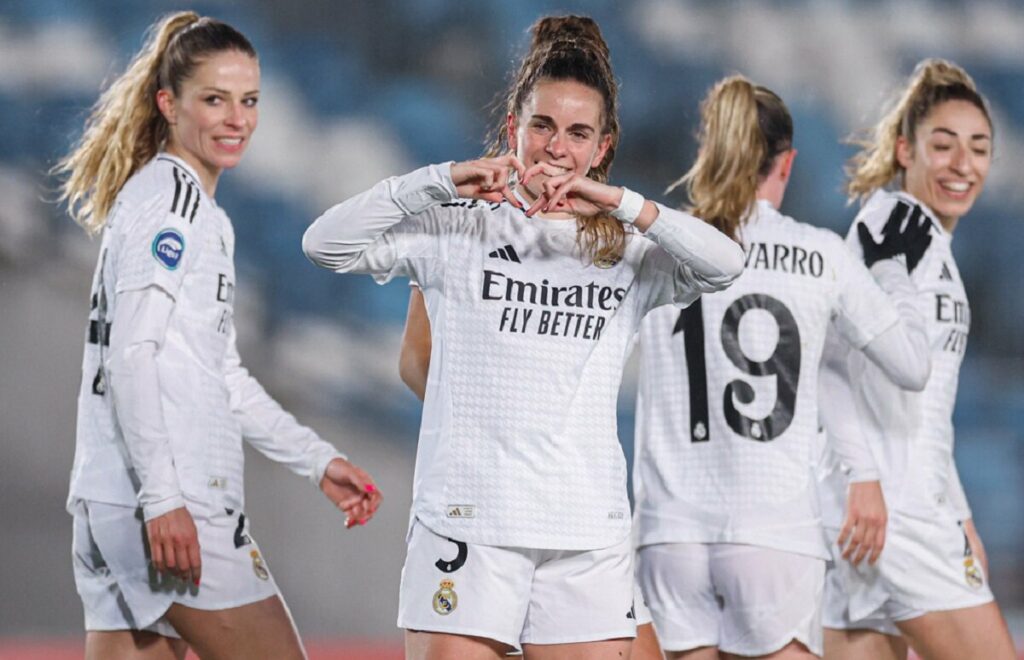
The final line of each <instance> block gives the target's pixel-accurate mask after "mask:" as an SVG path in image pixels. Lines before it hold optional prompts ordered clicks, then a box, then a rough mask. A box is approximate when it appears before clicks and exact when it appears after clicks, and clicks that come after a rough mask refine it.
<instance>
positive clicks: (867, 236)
mask: <svg viewBox="0 0 1024 660" xmlns="http://www.w3.org/2000/svg"><path fill="white" fill-rule="evenodd" d="M857 237H858V238H860V244H861V246H863V247H869V248H871V247H875V246H876V245H877V243H876V242H875V237H874V236H872V235H871V230H870V229H868V226H867V225H866V224H864V223H863V222H859V223H857Z"/></svg>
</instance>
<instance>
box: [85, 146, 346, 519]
mask: <svg viewBox="0 0 1024 660" xmlns="http://www.w3.org/2000/svg"><path fill="white" fill-rule="evenodd" d="M234 244H235V239H234V232H233V230H232V227H231V222H230V220H229V219H228V217H227V215H225V213H224V212H223V211H222V210H221V209H220V208H219V207H218V206H217V205H216V203H215V202H214V201H213V200H212V199H210V198H209V197H208V196H207V195H206V194H205V193H204V192H203V190H202V187H201V186H200V185H199V182H198V178H197V177H196V175H195V172H194V171H193V170H192V169H191V168H190V167H189V166H188V165H187V164H186V163H185V162H183V161H181V160H179V159H177V158H175V157H173V156H170V155H168V154H160V155H158V156H157V157H156V158H154V159H153V160H152V161H150V162H149V163H148V164H147V165H145V166H144V167H143V168H142V169H140V170H139V172H137V173H136V174H135V175H133V176H132V177H131V178H130V179H129V180H128V182H127V183H126V184H125V185H124V187H123V188H122V190H121V192H120V193H119V194H118V197H117V200H116V202H115V206H114V209H113V210H112V211H111V213H110V215H109V217H108V221H107V226H106V227H105V229H104V233H103V240H102V245H101V248H100V259H99V262H98V263H97V266H96V271H95V274H94V276H93V287H92V299H91V310H90V314H89V327H88V330H87V333H86V344H85V351H84V355H83V359H82V385H81V389H80V391H79V396H78V424H77V434H76V446H75V461H74V467H73V468H72V473H71V488H70V494H69V505H70V504H71V503H73V501H74V500H76V499H85V500H91V501H98V502H105V503H109V504H120V505H125V506H140V505H141V506H142V507H143V510H144V512H145V516H146V519H147V520H148V519H151V518H153V517H155V516H158V515H161V514H163V513H166V512H168V511H170V510H171V509H174V508H177V507H180V506H183V505H185V503H186V501H187V502H188V504H189V506H190V507H193V508H194V507H208V508H209V509H211V510H217V509H221V508H230V509H241V508H243V506H244V494H243V478H242V472H243V460H244V459H243V453H242V439H243V436H244V437H245V439H246V440H248V441H249V442H250V443H251V444H252V445H253V446H254V447H256V448H257V449H258V450H259V451H261V452H263V453H264V454H266V455H267V456H269V457H270V458H271V459H273V460H277V461H279V462H283V463H285V464H286V465H288V466H289V467H290V468H291V469H293V470H294V471H296V472H298V473H300V474H303V475H305V476H308V477H309V478H310V479H311V480H313V481H314V482H316V483H318V482H319V480H320V478H321V477H322V476H323V472H324V470H325V469H326V466H327V463H329V462H330V460H331V459H333V458H334V457H336V456H340V454H339V453H338V452H337V451H336V450H335V449H334V448H333V447H332V446H331V445H330V444H328V443H326V442H324V441H323V440H321V439H320V438H319V437H317V436H316V434H315V433H313V431H311V430H310V429H308V428H306V427H303V426H301V425H299V424H298V423H297V422H296V421H295V420H294V418H293V417H292V416H291V415H289V414H288V413H286V412H285V411H283V410H282V409H281V408H280V406H278V404H277V403H276V402H274V401H273V399H271V398H270V397H269V395H267V394H266V392H265V391H264V390H263V388H262V387H260V385H259V384H258V383H257V382H256V381H255V380H254V379H253V378H252V377H251V376H249V374H248V372H247V371H246V370H245V369H244V368H243V367H242V366H241V361H240V359H239V358H238V352H237V349H236V345H235V326H234V320H233V309H234V290H235V269H234V261H233V255H234Z"/></svg>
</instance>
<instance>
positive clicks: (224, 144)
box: [213, 136, 245, 152]
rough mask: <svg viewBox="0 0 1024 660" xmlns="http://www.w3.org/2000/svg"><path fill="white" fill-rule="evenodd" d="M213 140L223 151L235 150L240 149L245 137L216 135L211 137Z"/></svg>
mask: <svg viewBox="0 0 1024 660" xmlns="http://www.w3.org/2000/svg"><path fill="white" fill-rule="evenodd" d="M213 141H214V143H215V144H216V145H217V146H218V147H220V148H221V149H222V150H224V151H231V152H236V151H240V150H241V149H242V144H243V143H244V142H245V139H244V138H242V137H240V136H234V137H216V138H213Z"/></svg>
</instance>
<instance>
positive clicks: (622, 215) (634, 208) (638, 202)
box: [610, 186, 645, 225]
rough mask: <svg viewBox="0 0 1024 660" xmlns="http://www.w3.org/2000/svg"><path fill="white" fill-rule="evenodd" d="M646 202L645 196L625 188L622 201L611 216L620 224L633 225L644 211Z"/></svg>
mask: <svg viewBox="0 0 1024 660" xmlns="http://www.w3.org/2000/svg"><path fill="white" fill-rule="evenodd" d="M644 201H645V200H644V196H643V195H641V194H640V193H637V192H634V191H632V190H630V189H629V188H626V187H625V186H623V187H622V199H621V200H619V205H618V206H617V207H616V208H615V209H613V210H612V211H611V213H610V215H611V216H612V217H613V218H615V219H616V220H618V221H619V222H624V223H626V224H630V225H631V224H633V223H634V222H636V219H637V218H638V217H640V212H641V211H643V209H644Z"/></svg>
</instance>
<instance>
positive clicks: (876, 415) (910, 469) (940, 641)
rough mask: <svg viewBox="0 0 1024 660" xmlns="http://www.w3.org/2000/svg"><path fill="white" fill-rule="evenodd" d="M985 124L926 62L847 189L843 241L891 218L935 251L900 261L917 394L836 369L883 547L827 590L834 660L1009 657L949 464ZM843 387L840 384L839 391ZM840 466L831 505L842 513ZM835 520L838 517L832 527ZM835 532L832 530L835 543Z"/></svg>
mask: <svg viewBox="0 0 1024 660" xmlns="http://www.w3.org/2000/svg"><path fill="white" fill-rule="evenodd" d="M992 139H993V127H992V120H991V117H990V115H989V112H988V108H987V105H986V103H985V100H984V98H983V97H982V96H981V94H980V93H979V92H978V90H977V89H976V87H975V85H974V82H973V81H972V80H971V78H970V76H968V75H967V73H966V72H965V71H964V70H963V69H961V68H960V67H958V66H956V65H955V64H952V63H950V62H946V61H944V60H937V59H931V60H925V61H923V62H921V63H920V64H919V65H918V66H917V68H916V69H915V71H914V73H913V75H912V76H911V77H910V80H909V82H908V83H907V85H906V87H905V88H904V89H903V90H902V91H901V93H900V95H899V97H898V99H897V100H896V102H895V103H894V104H893V106H892V108H891V109H890V110H889V111H888V113H887V114H886V115H885V116H884V117H882V119H881V120H880V121H879V123H878V124H877V125H876V126H875V128H874V131H873V134H872V135H871V136H870V138H868V139H866V140H863V141H862V143H861V144H862V147H863V149H862V150H861V151H860V153H858V154H857V155H856V156H855V157H854V159H853V161H852V164H851V167H850V169H849V175H850V177H849V181H848V184H847V190H848V192H849V194H850V197H851V199H861V200H862V201H863V203H864V205H863V207H862V208H861V211H860V213H859V214H858V215H857V218H856V219H855V220H854V224H853V226H852V227H851V228H850V235H849V237H848V243H849V244H850V245H851V247H852V248H853V249H854V250H855V251H856V252H857V253H858V254H859V255H860V254H862V255H863V257H864V259H865V260H870V259H871V258H872V254H871V253H870V251H869V250H862V249H861V247H860V245H859V239H858V238H857V236H861V235H864V234H868V235H871V236H876V237H878V236H881V235H884V234H885V232H886V228H885V226H886V224H887V218H890V217H891V216H892V215H893V214H896V213H902V214H904V215H907V216H909V217H917V218H919V219H923V221H924V222H925V223H926V226H927V229H928V232H929V236H930V240H929V242H928V243H927V244H926V246H925V247H926V249H925V250H923V251H921V252H919V253H916V254H913V255H908V261H907V266H908V268H910V269H911V270H912V272H911V279H912V280H913V281H914V283H915V285H916V288H917V290H918V293H917V295H916V296H915V298H914V300H913V302H914V304H915V305H916V306H917V307H918V309H920V310H921V312H922V314H923V315H924V317H925V319H926V322H927V326H926V330H927V333H928V343H929V351H930V354H931V363H932V370H931V375H930V377H929V378H928V382H927V384H926V385H925V388H924V390H923V391H921V392H919V393H917V392H904V391H900V390H897V389H895V388H894V387H892V385H891V384H889V383H887V382H886V381H885V380H884V379H883V378H880V377H879V374H878V371H877V369H876V368H875V367H874V366H873V365H870V364H866V363H865V362H864V360H863V359H862V358H861V357H860V356H858V355H856V354H852V355H849V356H846V355H845V354H843V352H842V351H839V353H840V355H839V356H838V358H837V359H833V360H830V363H832V364H836V365H838V370H839V379H840V381H841V382H845V386H846V387H848V388H849V389H852V390H853V393H854V395H855V401H856V404H857V405H856V408H851V409H850V411H849V412H850V414H853V415H855V416H856V417H857V418H858V421H859V423H860V424H861V426H862V427H863V429H864V431H865V437H866V438H867V440H868V449H869V452H868V453H867V454H866V455H865V456H864V457H863V458H864V459H866V463H867V465H866V467H867V468H868V469H869V470H872V471H874V472H875V473H876V474H878V475H879V476H878V478H879V480H880V483H881V487H882V491H883V493H884V496H885V500H886V503H887V505H888V509H889V521H888V530H887V541H886V549H885V552H884V553H883V554H882V556H881V559H880V560H879V561H878V563H877V564H875V565H873V566H872V565H864V566H860V567H854V566H852V565H850V564H847V563H843V562H836V564H835V570H832V571H830V573H829V576H828V582H827V588H826V612H825V625H826V627H827V628H828V630H827V636H826V654H827V656H828V657H830V658H842V659H845V658H851V659H852V658H863V657H872V658H904V657H906V653H907V649H906V644H905V643H904V642H903V641H902V640H900V638H899V635H900V634H902V635H903V636H904V637H905V638H906V640H907V641H909V643H910V646H911V647H913V649H914V650H915V651H916V652H917V653H918V655H920V656H921V657H922V658H925V659H926V660H945V659H949V660H953V659H954V658H956V659H963V658H979V659H980V658H985V659H997V660H998V659H1010V658H1015V657H1016V652H1015V651H1014V649H1013V642H1012V640H1011V638H1010V635H1009V632H1008V631H1007V628H1006V623H1005V622H1004V620H1003V618H1002V615H1001V614H1000V612H999V607H998V606H997V605H996V603H995V601H994V599H993V596H992V592H991V590H990V589H989V584H988V565H987V560H986V558H985V550H984V546H983V545H982V542H981V538H980V537H979V536H978V533H977V530H976V529H975V527H974V523H973V521H972V520H971V511H970V507H969V506H968V505H967V500H966V497H965V496H964V493H963V489H962V487H961V486H960V479H959V477H958V475H957V470H956V465H955V464H954V462H953V421H952V417H953V406H954V403H955V400H956V389H957V380H958V375H959V372H960V364H961V362H962V360H963V355H964V350H965V348H966V344H967V337H968V333H969V330H970V306H969V304H968V301H967V296H966V294H965V291H964V284H963V280H962V279H961V277H960V272H959V270H958V269H957V266H956V260H955V259H954V258H953V252H952V250H951V243H952V239H953V232H954V230H955V229H956V228H957V226H958V224H959V222H960V219H961V218H962V217H963V216H964V215H966V214H967V213H968V212H969V211H970V209H971V207H972V206H973V205H974V202H975V200H976V199H977V198H978V195H980V194H981V191H982V188H983V187H984V185H985V179H986V177H987V176H988V172H989V167H990V166H991V163H992V147H993V144H992ZM841 386H842V385H841ZM857 467H858V466H852V465H843V464H842V462H840V463H838V464H837V465H836V467H835V469H834V471H833V473H832V474H831V475H830V477H829V478H828V480H827V482H826V484H825V492H826V494H828V493H831V496H830V497H828V496H827V497H826V498H825V501H832V502H835V501H841V497H840V496H839V495H840V494H841V493H842V491H843V490H844V488H845V487H846V480H845V475H844V474H843V473H844V471H845V470H848V469H856V468H857ZM837 517H838V516H837ZM833 534H834V532H833Z"/></svg>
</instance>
